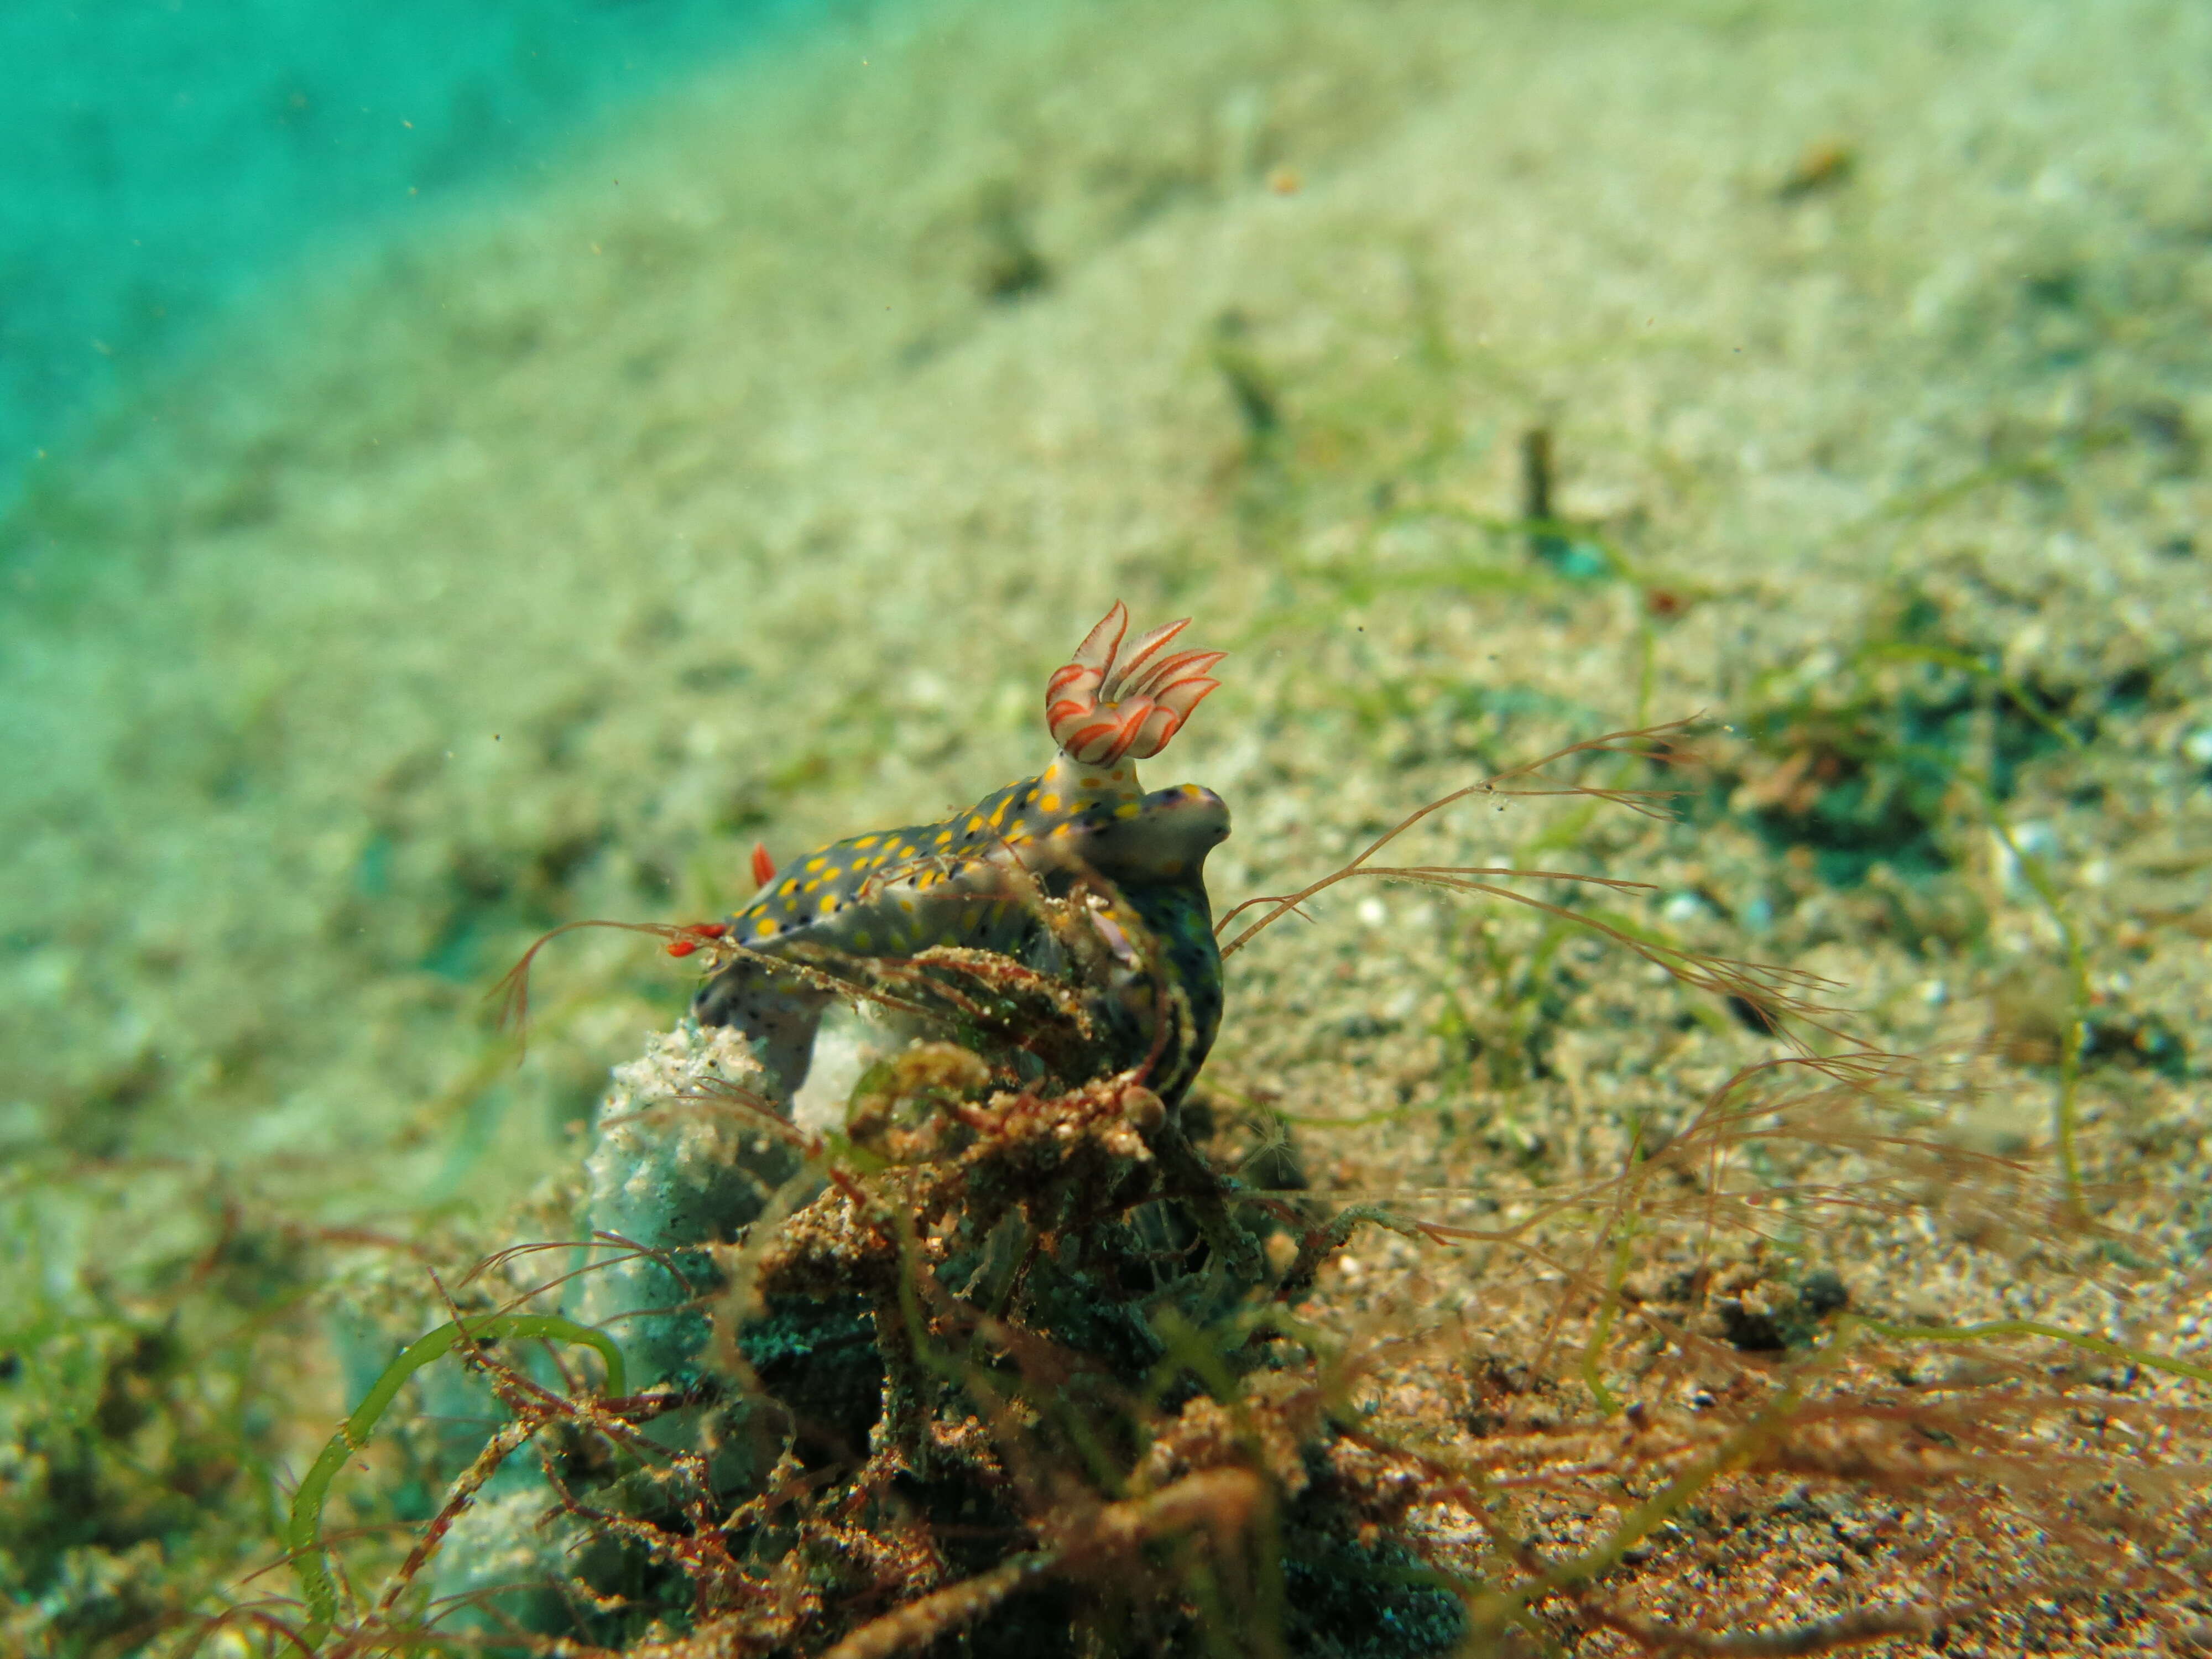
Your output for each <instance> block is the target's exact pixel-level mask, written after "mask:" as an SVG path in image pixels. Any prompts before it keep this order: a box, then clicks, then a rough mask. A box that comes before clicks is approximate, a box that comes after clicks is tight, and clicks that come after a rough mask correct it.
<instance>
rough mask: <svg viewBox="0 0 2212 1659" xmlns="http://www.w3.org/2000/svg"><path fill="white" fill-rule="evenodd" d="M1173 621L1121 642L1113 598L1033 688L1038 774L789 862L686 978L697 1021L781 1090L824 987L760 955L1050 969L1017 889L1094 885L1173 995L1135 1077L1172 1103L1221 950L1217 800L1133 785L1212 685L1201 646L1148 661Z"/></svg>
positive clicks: (1113, 933)
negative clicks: (1155, 1067)
mask: <svg viewBox="0 0 2212 1659" xmlns="http://www.w3.org/2000/svg"><path fill="white" fill-rule="evenodd" d="M1127 626H1128V613H1127V611H1126V610H1125V609H1124V608H1123V607H1122V606H1121V605H1120V604H1119V603H1116V604H1115V606H1114V608H1113V609H1112V610H1111V611H1108V612H1107V614H1106V616H1105V618H1104V619H1103V621H1101V622H1100V623H1098V625H1097V627H1096V628H1094V629H1091V633H1090V634H1089V635H1088V636H1087V637H1085V640H1084V641H1083V643H1082V645H1081V646H1080V647H1078V649H1077V651H1076V653H1075V657H1074V659H1073V661H1071V662H1069V663H1068V664H1067V665H1065V666H1064V667H1062V668H1060V670H1058V671H1056V672H1055V673H1054V675H1053V676H1052V678H1051V679H1050V681H1049V682H1048V685H1047V688H1046V694H1045V703H1046V724H1047V726H1048V728H1049V730H1050V731H1051V732H1052V735H1053V738H1054V742H1055V743H1056V744H1058V745H1059V753H1058V754H1057V755H1056V756H1054V759H1053V762H1052V764H1051V765H1050V766H1049V767H1048V768H1047V769H1046V770H1045V771H1044V772H1043V773H1042V775H1039V776H1037V777H1033V778H1025V779H1024V780H1022V781H1019V782H1018V783H1012V784H1008V785H1007V786H1006V787H1005V788H1003V789H1000V790H998V791H995V792H994V793H991V794H988V795H986V796H985V797H984V798H983V799H981V800H979V801H977V802H976V803H975V805H973V806H971V807H969V809H968V810H967V811H964V812H960V813H956V814H955V815H954V816H953V817H950V818H947V819H945V820H944V821H943V822H942V823H927V824H911V825H908V826H905V827H903V828H901V829H890V830H878V831H875V832H874V833H872V834H869V835H863V836H853V837H851V838H849V839H848V840H845V841H840V842H833V843H832V844H831V845H829V846H827V847H823V848H817V849H815V850H814V851H813V852H811V853H809V854H805V856H804V857H802V858H799V859H796V860H793V861H791V862H790V863H789V864H787V865H786V866H784V867H783V869H782V871H781V872H780V873H778V874H776V875H775V876H774V877H773V878H772V879H770V880H769V882H768V883H767V884H765V885H764V886H763V888H762V889H761V890H760V892H759V893H758V894H757V896H755V897H754V899H753V901H752V902H751V903H750V904H748V905H746V906H745V907H744V908H743V909H741V910H739V911H738V912H737V913H736V915H733V916H732V917H731V918H730V920H729V921H728V923H727V924H726V929H724V930H722V931H723V932H724V934H725V937H726V939H728V941H729V943H730V944H731V945H734V946H738V947H742V948H741V949H740V950H739V951H738V952H737V953H736V954H735V955H734V956H733V957H731V959H729V960H727V961H726V963H723V964H722V965H720V967H718V969H716V971H714V974H713V975H711V976H710V977H709V978H708V981H707V982H706V983H705V984H704V985H702V987H700V990H699V993H698V994H697V995H696V997H695V998H694V1000H693V1002H692V1012H694V1014H695V1015H696V1017H697V1018H698V1020H699V1023H700V1024H702V1025H704V1026H709V1027H712V1026H721V1025H727V1026H732V1027H734V1028H736V1029H737V1030H738V1031H739V1032H741V1033H742V1034H743V1035H744V1036H746V1037H747V1038H749V1039H750V1040H751V1041H753V1042H755V1043H757V1045H758V1048H759V1050H760V1054H761V1057H762V1060H763V1064H764V1065H765V1066H766V1067H767V1068H768V1071H769V1073H770V1075H771V1077H772V1078H773V1079H775V1082H776V1083H777V1084H778V1085H779V1086H780V1088H781V1090H782V1091H784V1093H785V1095H786V1097H789V1095H790V1093H791V1092H792V1091H796V1090H797V1089H798V1087H799V1085H800V1084H801V1083H803V1082H804V1081H805V1077H806V1073H807V1069H808V1066H809V1065H810V1063H811V1056H812V1052H813V1047H814V1038H815V1034H816V1030H817V1027H818V1026H819V1024H820V1022H821V1018H822V1015H823V1011H824V1009H825V1008H826V1007H827V1006H828V1005H829V1002H830V1000H832V997H833V993H832V992H830V991H829V990H828V989H825V988H823V987H822V986H821V985H820V984H819V982H818V981H817V982H810V981H809V979H808V977H807V976H806V975H804V974H801V973H799V972H796V971H793V969H787V968H782V967H780V966H779V965H778V963H777V960H776V959H777V958H778V957H787V958H790V959H793V960H800V959H804V958H805V957H807V956H809V955H810V954H812V953H811V952H809V951H805V950H803V949H799V948H797V947H806V946H815V947H821V948H822V950H823V951H834V952H836V953H838V954H839V955H842V956H847V957H874V958H878V959H882V958H890V957H912V956H915V955H916V954H917V953H919V952H921V951H927V950H929V949H931V948H933V947H939V946H954V947H963V948H966V949H970V950H981V951H995V952H998V953H1000V954H1001V955H1005V956H1009V957H1016V958H1018V959H1020V960H1022V961H1024V962H1027V963H1030V964H1031V965H1033V966H1039V967H1050V966H1052V965H1054V964H1053V960H1052V952H1051V950H1050V947H1049V941H1048V939H1045V938H1044V937H1043V933H1042V930H1041V928H1040V927H1039V923H1038V919H1037V916H1036V914H1035V906H1034V901H1033V896H1034V895H1036V894H1038V893H1040V892H1042V893H1043V894H1046V895H1048V896H1060V895H1062V894H1064V893H1066V891H1068V890H1070V889H1071V888H1072V887H1073V885H1074V884H1075V883H1076V882H1078V881H1079V880H1080V879H1082V878H1085V876H1091V877H1096V878H1103V880H1104V881H1105V882H1106V883H1108V884H1111V887H1112V889H1113V890H1115V892H1116V893H1118V895H1119V896H1120V898H1121V900H1122V901H1123V902H1126V903H1127V906H1128V908H1130V909H1131V910H1133V911H1134V912H1135V914H1136V916H1137V918H1138V919H1139V921H1141V922H1142V924H1143V926H1144V927H1145V928H1146V930H1147V931H1148V932H1149V933H1150V934H1151V935H1152V941H1153V944H1154V945H1155V947H1156V950H1157V951H1158V957H1159V958H1160V960H1159V962H1158V972H1159V973H1160V975H1162V977H1163V978H1164V980H1165V981H1166V982H1167V984H1168V985H1169V986H1170V987H1172V988H1173V989H1174V990H1175V991H1176V992H1178V993H1180V995H1181V999H1182V1002H1183V1004H1184V1006H1186V1007H1187V1008H1188V1025H1189V1030H1188V1033H1187V1035H1186V1037H1185V1040H1184V1041H1183V1042H1182V1043H1181V1044H1180V1045H1179V1047H1178V1050H1177V1052H1176V1053H1175V1054H1173V1055H1171V1056H1170V1057H1169V1059H1168V1060H1167V1063H1166V1065H1165V1066H1164V1072H1163V1073H1161V1074H1157V1075H1155V1076H1154V1077H1153V1079H1152V1087H1153V1088H1154V1089H1155V1091H1158V1093H1160V1094H1161V1096H1162V1097H1164V1098H1165V1099H1168V1100H1170V1101H1172V1100H1173V1099H1174V1098H1175V1097H1176V1096H1179V1095H1180V1094H1181V1092H1182V1090H1183V1089H1184V1088H1186V1087H1187V1086H1188V1084H1189V1081H1190V1079H1191V1078H1192V1076H1194V1074H1195V1073H1196V1072H1197V1070H1198V1066H1199V1065H1200V1062H1201V1061H1202V1060H1204V1059H1205V1056H1206V1050H1207V1048H1209V1047H1210V1046H1211V1044H1212V1040H1213V1036H1214V1033H1215V1031H1216V1030H1217V1029H1218V1025H1219V1024H1220V1017H1221V955H1220V951H1219V950H1218V947H1217V946H1216V945H1215V943H1214V939H1213V929H1212V908H1211V905H1210V903H1209V902H1208V900H1207V896H1206V885H1205V879H1204V877H1205V865H1206V854H1208V853H1210V852H1212V850H1213V848H1216V847H1218V845H1220V843H1221V842H1223V841H1224V840H1225V839H1226V838H1227V836H1228V835H1229V809H1228V807H1227V806H1226V805H1225V804H1224V803H1223V801H1222V799H1221V798H1220V797H1219V796H1218V795H1217V794H1215V793H1213V792H1212V790H1210V789H1203V788H1200V787H1198V786H1197V785H1195V784H1180V785H1177V786H1176V787H1172V788H1168V789H1161V790H1157V791H1154V792H1152V793H1149V794H1147V793H1145V792H1144V791H1143V789H1142V788H1141V787H1139V783H1138V781H1137V767H1136V763H1137V762H1138V761H1139V760H1145V759H1149V758H1151V757H1152V756H1155V755H1157V754H1158V753H1159V752H1160V751H1161V750H1163V749H1164V748H1165V747H1166V746H1167V744H1168V741H1169V739H1170V738H1173V737H1174V735H1175V734H1176V732H1177V731H1178V730H1179V729H1181V727H1182V725H1183V723H1184V722H1185V721H1186V720H1188V718H1189V716H1190V713H1191V711H1192V710H1193V709H1194V708H1196V707H1197V706H1198V704H1199V702H1200V701H1201V700H1202V699H1203V698H1204V697H1205V696H1206V694H1207V693H1209V692H1211V691H1212V690H1214V689H1215V687H1216V685H1217V684H1218V682H1217V681H1215V680H1213V679H1212V678H1209V677H1208V671H1209V670H1210V669H1212V666H1213V665H1215V664H1216V663H1218V662H1219V661H1220V660H1221V659H1222V657H1223V656H1224V655H1225V653H1222V652H1218V651H1184V652H1178V653H1172V654H1169V655H1162V654H1161V652H1162V649H1163V647H1165V646H1167V645H1168V644H1169V643H1170V641H1172V640H1173V639H1174V638H1175V637H1176V635H1178V634H1179V633H1181V632H1182V629H1184V628H1185V627H1186V626H1188V618H1185V619H1184V620H1183V621H1181V622H1174V623H1168V624H1166V625H1165V626H1164V627H1161V628H1158V629H1153V630H1152V632H1151V633H1149V634H1146V635H1142V636H1141V637H1139V638H1138V639H1135V640H1133V641H1129V642H1128V645H1127V649H1126V650H1124V649H1123V648H1122V646H1123V635H1124V634H1125V633H1126V631H1127ZM1094 925H1095V926H1096V927H1097V931H1098V933H1099V934H1100V936H1101V938H1102V939H1103V941H1104V942H1105V943H1106V944H1107V945H1108V946H1109V948H1111V949H1113V950H1115V952H1116V954H1117V955H1121V956H1122V957H1131V955H1132V950H1131V947H1130V945H1129V944H1128V942H1127V939H1126V938H1124V937H1122V933H1123V930H1121V928H1119V927H1117V926H1116V925H1115V923H1114V921H1112V920H1111V917H1110V915H1109V914H1107V913H1106V912H1104V911H1100V912H1098V913H1097V915H1096V921H1095V923H1094Z"/></svg>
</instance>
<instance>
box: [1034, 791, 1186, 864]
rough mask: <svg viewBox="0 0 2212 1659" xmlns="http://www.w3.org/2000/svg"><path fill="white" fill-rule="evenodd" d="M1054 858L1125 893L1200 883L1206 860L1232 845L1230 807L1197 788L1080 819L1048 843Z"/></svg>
mask: <svg viewBox="0 0 2212 1659" xmlns="http://www.w3.org/2000/svg"><path fill="white" fill-rule="evenodd" d="M1046 839H1047V842H1048V844H1049V845H1050V847H1051V848H1052V851H1053V853H1054V855H1055V856H1056V857H1058V858H1061V859H1066V860H1070V861H1072V862H1073V863H1077V864H1080V865H1083V866H1086V867H1088V868H1090V869H1092V870H1096V871H1097V872H1099V874H1101V875H1103V876H1105V877H1107V878H1109V879H1110V880H1112V881H1115V882H1116V883H1118V884H1121V886H1123V887H1149V886H1156V885H1158V884H1162V883H1170V882H1196V881H1199V880H1200V879H1201V878H1202V876H1203V873H1204V871H1205V867H1206V854H1208V853H1211V852H1212V850H1213V849H1214V848H1217V847H1218V846H1220V845H1221V843H1222V842H1225V841H1226V840H1228V839H1229V806H1228V804H1227V803H1226V802H1225V801H1224V800H1223V799H1221V797H1220V796H1218V795H1217V794H1215V793H1213V791H1212V790H1211V789H1201V788H1200V787H1198V785H1196V784H1194V783H1182V784H1177V785H1176V787H1174V788H1172V789H1155V790H1154V791H1153V792H1152V793H1151V794H1149V795H1139V796H1136V797H1134V798H1133V799H1128V800H1123V801H1119V802H1113V803H1106V802H1102V803H1100V804H1099V805H1096V806H1093V807H1091V808H1089V809H1088V810H1086V811H1083V812H1080V813H1078V814H1077V815H1076V816H1075V817H1072V818H1070V819H1069V820H1068V821H1067V822H1066V823H1064V824H1061V825H1060V826H1058V827H1057V828H1056V829H1054V830H1053V831H1052V832H1051V834H1050V835H1049V836H1047V837H1046Z"/></svg>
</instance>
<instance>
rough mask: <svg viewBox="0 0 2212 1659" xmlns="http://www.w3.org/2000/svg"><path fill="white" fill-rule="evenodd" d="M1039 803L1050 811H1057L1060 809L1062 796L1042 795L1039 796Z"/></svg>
mask: <svg viewBox="0 0 2212 1659" xmlns="http://www.w3.org/2000/svg"><path fill="white" fill-rule="evenodd" d="M1037 805H1039V806H1041V807H1042V808H1043V809H1044V810H1045V811H1048V812H1057V811H1060V797H1059V796H1057V795H1040V796H1038V797H1037Z"/></svg>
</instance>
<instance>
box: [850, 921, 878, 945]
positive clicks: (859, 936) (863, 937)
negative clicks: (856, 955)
mask: <svg viewBox="0 0 2212 1659" xmlns="http://www.w3.org/2000/svg"><path fill="white" fill-rule="evenodd" d="M875 943H876V936H875V935H874V934H873V933H870V932H869V931H868V930H867V929H866V928H865V927H863V928H862V929H860V932H859V933H855V934H854V935H853V948H854V950H855V951H866V950H872V949H873V948H874V946H875Z"/></svg>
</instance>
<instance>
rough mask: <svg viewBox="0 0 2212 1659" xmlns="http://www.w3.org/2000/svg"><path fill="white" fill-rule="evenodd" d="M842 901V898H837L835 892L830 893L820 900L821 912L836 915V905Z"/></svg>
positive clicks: (826, 914)
mask: <svg viewBox="0 0 2212 1659" xmlns="http://www.w3.org/2000/svg"><path fill="white" fill-rule="evenodd" d="M843 902H844V900H842V899H841V898H839V897H838V896H836V894H835V893H831V894H829V896H827V897H825V898H824V899H823V901H822V914H823V915H825V916H831V915H836V914H837V907H838V906H839V905H840V904H842V903H843Z"/></svg>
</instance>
